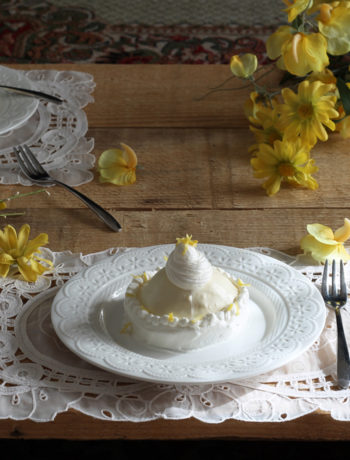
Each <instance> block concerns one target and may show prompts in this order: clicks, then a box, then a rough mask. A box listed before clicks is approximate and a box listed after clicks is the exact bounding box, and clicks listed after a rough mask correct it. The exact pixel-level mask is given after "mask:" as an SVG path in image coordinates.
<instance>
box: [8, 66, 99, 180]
mask: <svg viewBox="0 0 350 460" xmlns="http://www.w3.org/2000/svg"><path fill="white" fill-rule="evenodd" d="M25 75H26V77H27V78H29V79H30V80H31V81H32V82H33V84H34V86H35V89H37V90H38V91H42V92H44V93H49V94H53V95H56V96H58V97H60V98H62V99H63V100H64V101H65V102H64V104H61V105H56V104H53V103H47V102H43V101H40V103H39V106H38V109H37V110H36V111H35V113H34V114H33V115H32V116H31V117H30V118H29V120H27V121H26V122H25V123H24V124H22V125H21V126H20V127H18V128H16V129H13V130H12V131H9V132H7V133H5V134H3V135H0V168H1V174H0V183H1V184H22V185H31V183H30V182H29V181H28V180H27V179H26V178H25V177H24V176H23V175H22V174H21V173H20V171H19V169H18V164H17V160H16V158H15V156H14V154H13V147H14V146H17V145H20V144H27V145H28V146H29V147H31V148H32V150H33V151H34V153H35V154H36V156H37V158H38V160H39V161H40V162H41V163H42V164H43V166H44V167H45V168H46V169H47V170H48V171H49V172H50V173H51V174H52V176H54V177H55V178H56V179H59V180H61V181H62V182H65V183H67V184H69V185H71V186H78V185H81V184H84V183H87V182H90V181H91V180H92V179H93V173H92V172H91V169H92V168H93V166H94V163H95V157H94V155H92V154H91V153H90V152H91V151H92V149H93V147H94V139H92V138H87V137H86V133H87V130H88V122H87V117H86V114H85V112H84V110H83V108H84V107H85V106H86V105H87V104H89V103H91V102H93V101H94V99H93V97H92V95H91V93H92V92H93V90H94V88H95V83H94V80H93V77H92V75H90V74H87V73H83V72H74V71H56V70H31V71H26V72H25Z"/></svg>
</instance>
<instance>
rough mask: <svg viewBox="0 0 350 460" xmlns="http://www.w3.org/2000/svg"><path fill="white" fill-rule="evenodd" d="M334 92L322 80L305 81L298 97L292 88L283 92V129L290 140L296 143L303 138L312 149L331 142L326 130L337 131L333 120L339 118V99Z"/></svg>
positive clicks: (301, 84)
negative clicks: (324, 142)
mask: <svg viewBox="0 0 350 460" xmlns="http://www.w3.org/2000/svg"><path fill="white" fill-rule="evenodd" d="M333 89H334V88H333V86H332V85H326V84H324V83H322V82H320V81H315V82H311V83H310V82H309V81H308V80H304V81H302V82H301V83H300V84H299V86H298V93H297V94H296V93H294V92H293V91H292V90H291V89H290V88H284V89H283V90H282V96H283V99H284V103H283V104H281V106H280V112H281V127H282V129H283V132H284V135H285V137H286V138H287V139H288V140H292V141H295V140H296V139H298V137H300V138H301V140H302V141H303V142H304V143H307V144H309V145H310V147H312V146H313V145H315V143H316V142H317V139H320V140H321V141H326V140H327V139H328V133H327V131H326V129H325V127H327V128H329V129H330V130H332V131H334V129H335V123H334V122H333V121H332V119H335V118H337V117H338V116H339V113H338V111H337V110H336V109H335V104H336V101H337V98H336V96H335V95H334V94H333V92H332V91H333Z"/></svg>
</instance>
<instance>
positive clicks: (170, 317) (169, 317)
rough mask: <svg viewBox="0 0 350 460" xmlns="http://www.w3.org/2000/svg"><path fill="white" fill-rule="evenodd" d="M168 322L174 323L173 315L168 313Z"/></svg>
mask: <svg viewBox="0 0 350 460" xmlns="http://www.w3.org/2000/svg"><path fill="white" fill-rule="evenodd" d="M168 321H169V323H172V322H174V314H173V313H169V315H168Z"/></svg>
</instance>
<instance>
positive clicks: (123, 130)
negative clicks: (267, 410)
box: [0, 64, 350, 440]
mask: <svg viewBox="0 0 350 460" xmlns="http://www.w3.org/2000/svg"><path fill="white" fill-rule="evenodd" d="M12 67H13V68H17V69H41V68H46V69H49V68H53V69H56V70H63V69H68V70H79V71H83V72H88V73H90V74H92V75H93V76H94V79H95V82H96V89H95V91H94V93H93V96H94V98H95V102H94V103H91V104H89V105H88V106H87V107H86V113H87V116H88V122H89V131H88V137H93V138H94V139H95V148H94V154H95V155H96V157H98V156H99V155H100V154H101V152H102V151H104V150H105V149H107V148H111V147H119V144H120V142H124V143H126V144H128V145H130V146H132V147H133V148H134V150H135V152H136V153H137V156H138V161H139V165H140V166H141V168H140V169H138V171H137V181H136V183H135V184H133V185H132V186H127V187H116V186H113V185H105V184H104V185H102V184H100V183H99V182H98V180H97V174H96V175H95V179H94V180H93V181H92V182H90V183H89V184H86V185H83V186H81V187H79V190H80V191H82V192H83V193H85V194H87V195H89V196H90V197H92V198H93V199H95V201H97V202H98V203H100V204H101V205H102V206H103V207H105V208H106V209H108V210H109V211H110V212H111V213H112V214H113V215H114V216H115V217H116V218H117V219H118V220H119V221H120V222H121V224H122V227H123V230H122V232H120V233H113V232H111V231H109V230H108V228H107V227H106V226H105V225H104V224H103V223H102V222H100V221H99V220H98V219H96V217H95V216H94V214H92V213H91V211H89V210H88V209H87V208H86V207H84V205H83V204H82V203H81V202H80V201H79V200H77V199H74V198H73V197H72V196H71V195H70V194H69V193H68V192H66V191H64V190H63V189H61V188H57V187H56V188H54V189H51V196H50V197H47V196H46V194H39V195H37V197H36V198H35V200H34V199H33V198H27V199H25V198H23V199H21V200H18V201H17V200H15V201H13V202H12V203H11V209H12V210H14V209H16V210H17V209H18V210H25V211H26V214H25V216H23V217H13V218H8V220H7V222H6V223H11V224H13V225H15V226H16V227H18V228H19V227H20V225H21V224H23V223H25V222H27V223H29V224H30V226H31V228H32V231H33V234H37V233H39V232H46V233H48V235H49V247H50V249H51V250H53V251H63V250H70V251H72V252H82V253H84V254H86V253H91V252H95V251H102V250H104V249H107V248H109V247H118V246H120V247H125V246H127V247H133V246H134V247H136V246H138V247H140V246H148V245H155V244H163V243H171V242H174V241H175V238H176V237H178V236H182V235H185V234H186V233H189V234H192V235H193V236H194V238H195V239H198V240H199V241H200V242H202V243H216V244H223V245H232V246H236V247H240V248H245V247H251V246H265V247H271V248H274V249H277V250H280V251H284V252H286V253H288V254H296V253H297V252H299V251H300V250H299V241H300V239H301V237H302V236H304V235H305V231H306V225H307V224H308V223H312V222H318V221H319V222H321V223H323V224H326V225H330V226H332V227H335V228H337V227H339V226H340V225H342V223H343V219H344V217H350V202H349V197H350V183H349V180H348V172H349V171H350V154H349V145H350V144H349V142H348V141H344V140H342V139H341V138H340V137H339V136H338V135H332V136H331V139H330V140H329V141H328V142H327V143H323V144H318V146H317V148H316V149H315V153H314V155H313V156H314V158H315V160H316V163H317V165H318V166H319V168H320V171H319V173H318V174H317V175H316V178H317V180H318V182H319V185H320V187H319V189H318V190H317V191H308V190H305V189H295V188H283V190H282V191H281V192H280V193H279V194H278V195H276V196H275V197H272V198H269V197H267V196H266V194H265V192H264V190H263V189H262V188H261V183H260V181H259V180H257V179H254V178H253V175H252V171H251V169H250V164H249V159H250V154H249V153H248V147H249V145H251V143H252V142H253V138H252V135H251V134H250V132H249V130H248V126H247V121H246V119H245V117H244V114H243V103H244V101H245V100H246V98H247V95H248V91H249V89H241V90H236V91H232V92H218V93H215V94H212V95H210V96H208V97H206V98H204V99H202V100H197V98H200V97H201V96H203V95H204V94H205V93H206V92H207V91H208V89H209V88H210V87H213V86H216V85H218V84H220V83H221V82H223V81H224V80H225V79H226V78H228V77H229V76H230V74H229V69H228V68H227V66H220V65H218V66H184V65H169V66H168V65H154V66H153V65H134V66H133V65H126V66H120V65H118V66H113V65H102V64H101V65H89V64H86V65H56V64H55V65H27V66H23V65H14V66H12ZM1 187H2V188H1V196H2V197H6V196H8V195H11V194H13V193H15V192H17V191H19V192H24V191H28V188H26V187H19V186H15V185H11V186H5V185H2V186H1ZM33 189H34V186H33ZM0 437H1V438H25V439H35V438H38V439H44V438H65V439H81V440H85V439H130V440H136V439H153V440H165V439H183V440H185V439H191V440H198V439H223V440H229V439H241V440H247V439H278V440H295V439H299V440H350V423H346V422H337V421H334V420H333V419H332V418H331V417H330V415H328V414H325V413H321V412H317V413H314V414H311V415H307V416H305V417H302V418H300V419H297V420H295V421H290V422H284V423H245V422H239V421H235V420H232V421H227V422H224V423H221V424H215V425H211V424H205V423H201V422H199V421H197V420H195V419H189V420H184V421H180V422H179V421H170V420H157V421H153V422H145V423H136V424H135V423H129V422H121V423H119V422H108V421H101V420H96V419H93V418H90V417H87V416H84V415H82V414H81V413H78V412H75V411H73V410H69V411H68V412H66V413H63V414H61V415H59V416H57V418H56V419H55V421H54V422H50V423H45V424H41V423H35V422H32V421H28V420H23V421H14V420H1V421H0Z"/></svg>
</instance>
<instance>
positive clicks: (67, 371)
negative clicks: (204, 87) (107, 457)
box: [0, 248, 350, 423]
mask: <svg viewBox="0 0 350 460" xmlns="http://www.w3.org/2000/svg"><path fill="white" fill-rule="evenodd" d="M250 250H252V251H258V252H262V253H265V254H267V255H269V256H272V257H275V258H276V259H278V260H281V261H282V262H285V263H287V264H290V265H293V266H294V267H295V268H296V269H297V270H299V271H301V272H302V273H303V274H304V275H305V276H306V277H308V278H309V279H310V280H311V281H313V282H314V283H316V284H317V285H319V284H320V280H321V270H320V269H319V267H317V266H304V265H302V264H300V261H299V262H298V260H297V259H295V258H294V257H290V256H287V255H285V254H282V253H280V252H277V251H273V250H270V249H265V248H251V249H250ZM125 251H128V249H126V248H123V249H108V250H106V251H103V252H101V253H95V254H89V255H81V254H72V253H70V252H62V253H52V252H51V251H50V250H49V249H45V248H44V249H43V253H44V256H45V257H47V258H51V259H52V260H53V261H54V264H55V269H54V271H53V272H52V273H51V274H50V275H46V276H43V277H41V278H40V279H38V281H37V282H36V283H27V282H24V281H20V280H14V279H1V280H0V289H1V293H0V325H1V329H0V382H1V383H0V418H12V419H16V420H20V419H31V420H35V421H42V422H44V421H49V420H53V419H54V418H55V416H56V415H57V414H58V413H60V412H64V411H66V410H68V409H69V408H74V409H76V410H78V411H80V412H83V413H85V414H88V415H90V416H92V417H96V418H100V419H108V420H119V421H122V420H126V421H148V420H154V419H158V418H165V419H178V420H180V419H185V418H189V417H195V418H197V419H199V420H201V421H203V422H207V423H220V422H223V421H224V420H227V419H237V420H244V421H262V422H276V421H281V422H282V421H286V420H291V419H295V418H298V417H301V416H303V415H305V414H307V413H310V412H313V411H315V410H316V409H322V410H325V411H328V412H329V413H330V414H331V416H332V417H333V418H334V419H337V420H349V419H350V407H349V401H350V398H349V396H350V390H339V389H338V388H337V387H336V385H335V362H336V354H335V353H336V351H335V348H336V326H335V320H334V313H333V312H332V311H329V313H328V316H327V321H326V325H325V328H324V331H323V333H322V334H321V336H320V338H319V340H318V341H316V342H315V343H314V344H313V345H312V347H311V348H310V349H309V350H308V351H306V352H305V353H304V354H303V355H301V356H300V357H299V358H298V359H295V360H293V361H291V362H290V363H288V364H287V365H285V366H283V367H282V368H279V369H277V370H276V371H273V372H270V373H268V374H265V375H261V376H259V377H257V378H254V379H249V380H245V381H241V382H239V384H238V383H237V382H236V383H232V382H227V383H224V384H223V383H220V384H201V385H195V384H193V385H175V384H170V383H169V384H164V383H163V384H156V383H149V382H142V381H136V380H135V381H132V380H130V379H126V378H125V377H119V376H118V375H115V374H111V373H108V372H105V371H102V370H100V369H98V368H96V367H94V366H92V365H90V364H88V363H86V362H85V361H82V360H81V359H80V358H78V357H77V356H76V355H75V354H73V353H72V352H70V351H69V350H68V349H67V348H66V347H65V346H64V345H63V344H62V342H60V340H59V339H58V338H57V336H56V334H55V331H54V330H53V327H52V324H51V319H50V307H51V302H52V299H53V297H54V296H55V294H56V292H57V290H58V289H59V288H60V286H62V285H63V284H64V283H65V282H66V281H67V280H68V279H70V278H71V277H72V276H73V275H74V274H75V273H77V272H79V271H80V270H82V269H83V268H85V267H87V266H90V265H92V264H96V263H99V262H102V261H105V260H106V258H109V257H118V256H119V255H121V254H122V253H125ZM346 270H347V278H348V280H349V279H350V267H349V264H347V266H346ZM343 320H344V327H345V330H346V331H347V332H348V333H350V315H349V311H346V310H345V311H344V314H343Z"/></svg>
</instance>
